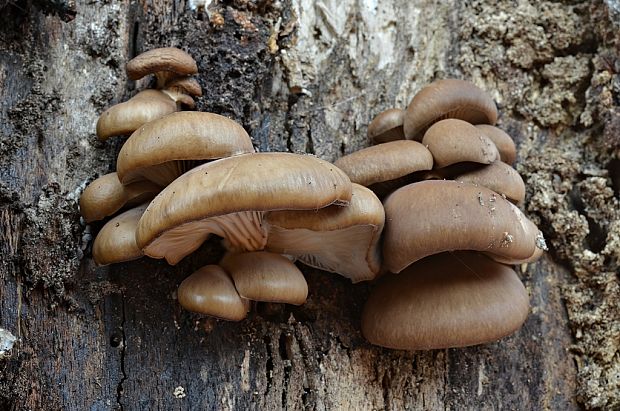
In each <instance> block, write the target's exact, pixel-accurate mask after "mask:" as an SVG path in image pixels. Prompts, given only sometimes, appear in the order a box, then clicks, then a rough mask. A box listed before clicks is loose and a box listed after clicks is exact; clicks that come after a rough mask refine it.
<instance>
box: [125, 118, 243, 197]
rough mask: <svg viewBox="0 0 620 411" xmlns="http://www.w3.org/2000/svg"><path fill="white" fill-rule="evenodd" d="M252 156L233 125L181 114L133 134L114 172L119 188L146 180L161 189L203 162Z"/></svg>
mask: <svg viewBox="0 0 620 411" xmlns="http://www.w3.org/2000/svg"><path fill="white" fill-rule="evenodd" d="M252 152H254V147H253V146H252V141H251V140H250V136H248V133H247V132H246V131H245V130H244V129H243V127H241V125H239V124H238V123H236V122H235V121H233V120H230V119H229V118H226V117H224V116H220V115H218V114H213V113H203V112H190V111H184V112H178V113H173V114H170V115H167V116H165V117H162V118H160V119H157V120H155V121H151V122H150V123H148V124H145V125H143V126H142V127H140V129H138V130H136V131H135V132H134V133H133V134H132V135H131V136H130V137H129V138H128V139H127V141H126V142H125V144H124V145H123V147H122V148H121V151H120V152H119V154H118V160H117V165H116V169H117V173H118V177H119V179H120V181H121V182H122V183H123V184H130V183H132V182H134V181H139V180H149V181H152V182H154V183H155V184H158V185H159V186H162V187H165V186H167V185H168V184H170V182H172V181H173V180H174V179H175V178H177V177H178V176H180V175H181V174H183V173H184V172H186V171H187V170H189V169H191V168H193V167H195V166H197V165H199V164H201V163H204V162H205V161H209V160H215V159H219V158H223V157H230V156H235V155H238V154H245V153H252Z"/></svg>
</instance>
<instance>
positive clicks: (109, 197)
mask: <svg viewBox="0 0 620 411" xmlns="http://www.w3.org/2000/svg"><path fill="white" fill-rule="evenodd" d="M160 191H161V187H159V186H158V185H156V184H153V183H151V182H150V181H136V182H135V183H131V184H128V185H126V186H124V185H122V184H121V182H120V180H119V179H118V176H117V175H116V173H110V174H106V175H104V176H101V177H99V178H98V179H96V180H94V181H93V182H92V183H90V184H89V185H88V186H87V187H86V188H85V189H84V192H83V193H82V196H81V197H80V213H81V214H82V217H84V220H86V222H87V223H90V222H91V221H97V220H101V219H103V218H105V217H107V216H111V215H113V214H114V213H116V212H117V211H118V210H120V209H121V208H123V207H125V206H131V205H135V204H140V203H142V202H144V201H146V200H150V199H151V198H153V197H155V196H156V195H157V193H159V192H160Z"/></svg>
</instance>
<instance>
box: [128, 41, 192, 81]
mask: <svg viewBox="0 0 620 411" xmlns="http://www.w3.org/2000/svg"><path fill="white" fill-rule="evenodd" d="M197 72H198V66H197V65H196V61H195V60H194V59H193V57H192V56H190V55H189V54H187V53H186V52H184V51H183V50H181V49H178V48H176V47H162V48H157V49H152V50H149V51H145V52H144V53H142V54H140V55H138V56H136V57H134V58H133V59H131V60H130V61H129V62H128V63H127V76H128V77H129V78H130V79H131V80H138V79H141V78H142V77H144V76H148V75H149V74H156V75H157V83H158V86H157V88H162V87H163V85H164V84H165V83H166V82H167V81H168V79H169V78H171V77H180V76H188V75H191V74H196V73H197Z"/></svg>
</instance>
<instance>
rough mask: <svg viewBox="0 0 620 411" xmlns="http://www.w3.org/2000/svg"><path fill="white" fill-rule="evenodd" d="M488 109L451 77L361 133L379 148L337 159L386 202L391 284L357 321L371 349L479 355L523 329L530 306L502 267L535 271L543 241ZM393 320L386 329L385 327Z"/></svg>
mask: <svg viewBox="0 0 620 411" xmlns="http://www.w3.org/2000/svg"><path fill="white" fill-rule="evenodd" d="M497 118H498V111H497V108H496V106H495V103H494V102H493V99H492V98H491V97H490V96H489V95H488V94H486V93H485V92H484V91H483V90H481V89H480V88H478V87H477V86H475V85H474V84H472V83H469V82H467V81H463V80H455V79H447V80H439V81H436V82H434V83H432V84H430V85H429V86H427V87H425V88H423V89H422V90H421V91H420V92H419V93H418V94H416V95H415V97H414V98H413V99H412V101H411V103H410V104H409V106H408V107H407V109H406V110H400V109H390V110H387V111H385V112H383V113H381V114H379V115H378V116H376V117H375V119H374V120H373V121H372V122H371V124H370V125H369V127H368V134H369V138H370V139H371V140H372V141H373V142H374V143H375V144H376V145H374V146H372V147H369V148H366V149H363V150H360V151H357V152H354V153H352V154H349V155H347V156H344V157H342V158H340V159H339V160H338V161H336V163H335V164H336V165H337V166H338V167H340V168H341V169H342V170H343V171H345V172H346V173H347V175H349V177H350V178H351V181H353V182H356V183H359V184H363V185H366V186H368V187H369V188H370V189H372V190H373V191H375V192H376V193H377V195H378V196H380V197H381V198H383V199H384V200H383V204H384V208H385V215H386V224H385V233H384V238H383V257H384V269H385V271H387V272H390V273H394V274H393V275H387V276H385V278H383V279H382V282H381V283H380V284H379V285H378V286H377V287H376V288H375V290H373V293H372V294H371V296H370V298H369V300H368V301H367V303H366V306H365V308H364V312H363V315H362V332H363V334H364V336H365V337H366V338H367V339H368V340H369V341H370V342H372V343H373V344H377V345H381V346H385V347H389V348H397V349H433V348H448V347H460V346H467V345H474V344H479V343H483V342H489V341H493V340H496V339H499V338H501V337H503V336H505V335H507V334H510V333H511V332H513V331H515V330H516V329H518V328H519V327H520V326H521V324H522V323H523V321H524V320H525V318H526V316H527V312H528V308H529V307H528V297H527V292H526V291H525V288H524V287H523V285H522V284H521V282H520V280H519V278H518V276H517V274H516V273H515V271H514V270H513V269H512V268H510V267H509V265H511V264H519V263H525V262H530V261H535V260H536V259H538V258H539V257H540V256H541V255H542V252H543V250H544V249H546V246H545V243H544V239H543V237H542V233H541V232H540V231H539V230H538V228H537V227H536V225H535V224H534V223H532V222H531V221H530V220H529V219H528V218H527V217H526V216H525V215H524V214H523V213H522V212H521V210H520V209H519V208H518V207H517V206H516V205H518V204H520V203H522V202H523V200H524V198H525V185H524V182H523V180H522V179H521V177H520V176H519V174H518V173H517V171H516V170H514V169H513V168H512V167H511V165H510V164H512V163H513V162H514V161H515V159H516V147H515V144H514V142H513V140H512V138H511V137H510V136H509V135H508V134H506V133H505V132H504V131H502V130H500V129H499V128H497V127H495V126H494V124H495V122H496V121H497ZM388 319H389V320H388Z"/></svg>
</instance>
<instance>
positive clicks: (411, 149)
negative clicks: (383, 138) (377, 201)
mask: <svg viewBox="0 0 620 411" xmlns="http://www.w3.org/2000/svg"><path fill="white" fill-rule="evenodd" d="M334 165H336V166H337V167H338V168H340V169H341V170H342V171H344V172H345V173H346V174H347V175H348V176H349V178H350V179H351V182H353V183H357V184H361V185H363V186H366V187H368V188H370V189H371V190H372V191H374V192H375V193H376V194H377V195H378V196H380V197H383V196H384V195H385V194H387V193H388V192H390V191H393V190H395V189H396V188H398V187H401V186H403V185H406V184H408V183H410V182H411V181H410V180H412V178H411V177H412V174H413V173H415V172H417V171H422V170H430V169H431V168H433V156H432V154H431V153H430V151H428V149H427V148H426V147H424V146H423V145H422V144H420V143H418V142H417V141H409V140H398V141H390V142H387V143H383V144H380V145H377V146H372V147H367V148H363V149H361V150H358V151H355V152H353V153H351V154H349V155H346V156H344V157H341V158H339V159H338V160H336V162H335V163H334Z"/></svg>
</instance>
